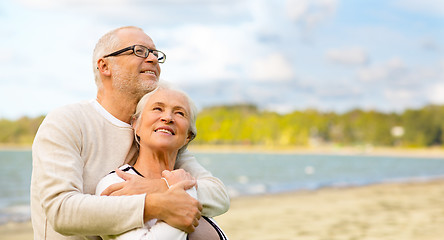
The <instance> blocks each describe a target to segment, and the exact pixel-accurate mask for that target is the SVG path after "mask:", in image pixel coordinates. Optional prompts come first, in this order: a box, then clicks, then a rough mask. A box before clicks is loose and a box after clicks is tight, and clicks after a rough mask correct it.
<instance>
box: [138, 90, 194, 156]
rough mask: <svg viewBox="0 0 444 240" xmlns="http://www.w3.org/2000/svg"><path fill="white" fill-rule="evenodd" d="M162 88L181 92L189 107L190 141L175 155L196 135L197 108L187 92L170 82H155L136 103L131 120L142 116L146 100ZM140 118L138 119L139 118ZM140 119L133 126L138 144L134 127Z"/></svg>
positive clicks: (183, 148) (181, 150) (184, 147)
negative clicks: (149, 90)
mask: <svg viewBox="0 0 444 240" xmlns="http://www.w3.org/2000/svg"><path fill="white" fill-rule="evenodd" d="M162 89H166V90H172V91H175V92H178V93H179V94H182V95H183V96H184V97H185V98H186V99H187V101H188V106H189V107H190V126H189V129H188V130H189V132H190V133H191V136H190V141H188V143H187V144H185V145H184V146H183V147H182V148H181V149H179V152H178V154H177V156H179V155H180V154H181V153H182V152H183V151H185V149H187V147H188V144H189V143H190V142H191V141H192V140H193V139H194V138H195V137H196V135H197V128H196V118H197V108H196V105H195V104H194V102H193V100H192V99H191V98H190V97H189V96H188V94H186V93H185V92H184V91H182V90H180V89H178V88H175V87H173V86H172V85H171V84H169V83H167V82H165V81H160V82H159V83H158V84H157V87H156V89H154V90H153V91H151V92H149V93H147V94H145V95H144V96H143V97H142V98H141V99H140V101H139V103H138V104H137V107H136V112H135V113H134V115H133V118H132V119H133V122H134V120H141V116H142V112H143V109H144V108H145V105H146V103H147V102H148V100H149V99H150V98H151V96H153V94H154V93H155V92H157V91H158V90H162ZM139 118H140V119H139ZM140 122H141V121H137V123H136V126H133V129H134V137H135V138H136V142H137V143H138V144H140V143H139V140H138V137H137V134H136V129H137V127H138V126H139V124H140Z"/></svg>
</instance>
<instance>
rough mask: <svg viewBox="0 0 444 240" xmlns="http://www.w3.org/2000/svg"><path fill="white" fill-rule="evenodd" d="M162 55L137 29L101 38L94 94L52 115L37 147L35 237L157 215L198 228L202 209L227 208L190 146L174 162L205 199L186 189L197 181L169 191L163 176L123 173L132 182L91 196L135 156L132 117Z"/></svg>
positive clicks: (209, 212) (108, 228) (114, 226)
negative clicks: (192, 153)
mask: <svg viewBox="0 0 444 240" xmlns="http://www.w3.org/2000/svg"><path fill="white" fill-rule="evenodd" d="M165 58H166V56H165V54H163V53H162V52H161V51H158V50H156V47H155V45H154V43H153V41H152V40H151V38H150V37H149V36H148V35H146V34H145V33H144V32H143V30H142V29H140V28H137V27H123V28H118V29H115V30H113V31H111V32H109V33H107V34H105V35H104V36H103V37H102V38H101V39H100V40H99V41H98V43H97V45H96V47H95V49H94V56H93V67H94V74H95V81H96V84H97V87H98V91H97V99H96V100H92V101H85V102H80V103H77V104H72V105H68V106H64V107H62V108H59V109H57V110H55V111H53V112H51V113H50V114H48V115H47V117H46V118H45V120H44V121H43V123H42V125H41V126H40V128H39V130H38V132H37V135H36V138H35V140H34V144H33V146H32V158H33V171H32V179H31V216H32V224H33V229H34V239H38V240H40V239H95V238H96V237H94V236H97V235H112V234H118V233H122V232H125V231H128V230H131V229H134V228H139V227H142V226H143V223H144V222H145V221H147V220H149V219H152V218H157V219H160V220H163V221H165V222H167V223H168V224H170V225H171V226H174V227H177V228H179V229H182V230H184V231H186V232H193V231H194V229H195V227H196V226H197V224H198V223H197V222H198V220H199V218H200V216H201V211H202V214H204V215H205V216H215V215H219V214H222V213H224V212H225V211H227V209H228V207H229V199H228V195H227V192H226V189H225V187H224V185H223V184H222V182H220V181H219V180H218V179H217V178H215V177H213V176H212V175H211V174H210V173H209V172H208V171H206V170H205V169H204V168H203V167H202V166H200V165H199V164H198V163H197V161H196V159H195V158H194V157H193V156H192V155H191V154H190V153H188V152H185V153H183V154H181V155H180V156H179V159H178V160H177V163H176V168H182V169H184V170H185V171H187V172H189V173H191V175H193V176H194V177H195V178H196V179H197V184H198V196H199V201H200V203H199V202H197V201H196V200H195V199H194V198H192V197H190V196H189V195H188V194H187V193H186V192H185V189H187V188H189V187H191V186H192V185H193V184H194V183H193V182H192V181H191V182H188V183H187V182H184V183H183V186H182V187H181V188H172V189H170V190H168V191H167V186H166V183H165V181H163V180H146V179H144V178H141V177H138V176H129V175H125V173H122V172H118V174H120V175H121V176H122V177H123V178H124V179H126V180H127V181H126V182H124V183H120V184H116V185H113V186H111V187H110V188H109V189H107V190H105V191H106V192H107V193H108V194H110V195H112V196H93V195H94V191H95V187H96V185H97V183H98V181H99V180H100V179H101V178H102V177H103V176H104V175H106V174H107V173H109V172H110V171H112V170H115V169H116V168H117V167H119V166H120V165H122V164H124V163H131V162H132V161H134V160H135V159H136V157H137V148H136V147H135V145H134V144H133V139H134V136H133V131H132V128H131V125H130V120H131V116H132V114H133V113H134V111H135V107H136V105H137V102H138V101H139V99H140V98H141V97H142V96H143V95H144V94H145V93H147V92H149V91H152V90H153V89H154V88H155V87H156V83H157V82H158V80H159V75H160V66H159V63H163V62H164V61H165ZM166 177H167V176H166ZM202 207H203V209H202ZM122 216H125V219H122Z"/></svg>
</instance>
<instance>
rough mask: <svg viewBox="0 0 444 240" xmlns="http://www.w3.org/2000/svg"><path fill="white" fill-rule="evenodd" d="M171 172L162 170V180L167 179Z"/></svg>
mask: <svg viewBox="0 0 444 240" xmlns="http://www.w3.org/2000/svg"><path fill="white" fill-rule="evenodd" d="M171 174H172V173H171V172H170V171H168V170H163V171H162V177H164V178H169V177H170V176H171Z"/></svg>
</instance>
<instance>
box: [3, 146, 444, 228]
mask: <svg viewBox="0 0 444 240" xmlns="http://www.w3.org/2000/svg"><path fill="white" fill-rule="evenodd" d="M196 157H197V159H198V160H199V162H200V163H201V164H202V165H203V166H204V167H205V168H206V169H208V170H210V171H211V172H212V173H213V175H214V176H216V177H218V178H220V179H221V180H222V181H223V182H224V183H225V185H226V186H227V188H228V191H229V194H230V196H231V197H237V196H242V195H252V194H269V193H270V194H273V193H280V192H286V191H297V190H315V189H319V188H323V187H337V186H360V185H367V184H373V183H381V182H406V181H424V180H430V179H434V178H442V177H444V157H443V158H441V159H436V158H429V159H427V158H407V157H371V156H337V155H300V154H254V153H205V154H204V153H199V154H196ZM0 166H1V168H0V189H1V191H0V224H4V223H6V222H8V221H25V220H29V218H30V208H29V184H30V179H31V168H32V160H31V152H30V151H0Z"/></svg>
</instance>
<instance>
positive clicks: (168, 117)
mask: <svg viewBox="0 0 444 240" xmlns="http://www.w3.org/2000/svg"><path fill="white" fill-rule="evenodd" d="M161 120H162V121H163V122H166V123H170V122H173V118H172V116H171V114H169V113H165V114H163V115H162V117H161Z"/></svg>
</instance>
